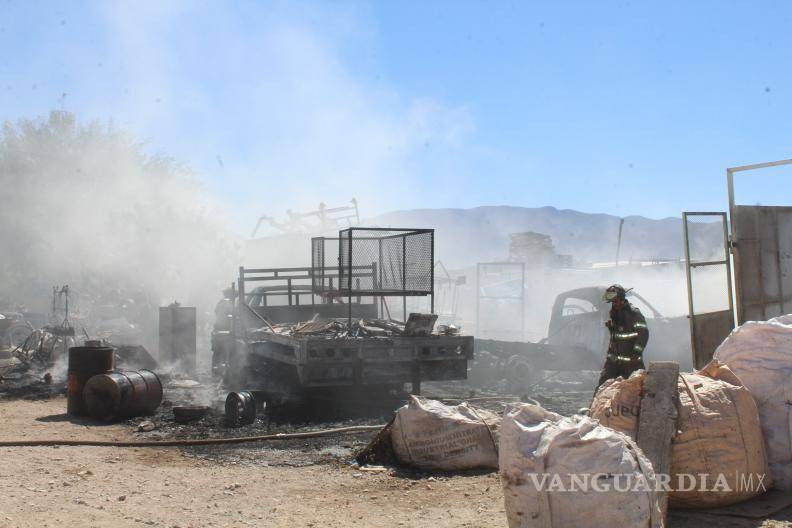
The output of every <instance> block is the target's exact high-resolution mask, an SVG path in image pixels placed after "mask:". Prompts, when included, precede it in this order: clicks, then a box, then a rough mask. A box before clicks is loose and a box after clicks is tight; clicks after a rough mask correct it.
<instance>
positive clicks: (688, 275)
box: [682, 213, 729, 368]
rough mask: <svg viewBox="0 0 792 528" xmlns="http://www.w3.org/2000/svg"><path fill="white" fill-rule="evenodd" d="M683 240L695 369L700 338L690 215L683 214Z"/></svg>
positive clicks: (692, 356) (692, 360)
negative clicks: (697, 322) (692, 278)
mask: <svg viewBox="0 0 792 528" xmlns="http://www.w3.org/2000/svg"><path fill="white" fill-rule="evenodd" d="M682 239H683V240H684V243H685V278H686V280H687V291H688V313H689V314H690V316H689V318H688V322H689V324H690V353H691V365H693V368H696V367H698V363H697V361H696V350H697V348H698V347H697V346H696V343H697V341H698V338H697V336H696V321H695V318H694V316H693V281H692V280H691V273H690V269H691V268H690V237H689V234H688V214H687V213H682ZM728 257H729V255H726V260H728Z"/></svg>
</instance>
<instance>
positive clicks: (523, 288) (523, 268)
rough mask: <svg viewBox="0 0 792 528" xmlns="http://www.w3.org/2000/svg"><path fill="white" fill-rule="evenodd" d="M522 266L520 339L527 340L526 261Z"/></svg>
mask: <svg viewBox="0 0 792 528" xmlns="http://www.w3.org/2000/svg"><path fill="white" fill-rule="evenodd" d="M521 264H522V266H520V339H522V340H523V341H525V262H522V263H521Z"/></svg>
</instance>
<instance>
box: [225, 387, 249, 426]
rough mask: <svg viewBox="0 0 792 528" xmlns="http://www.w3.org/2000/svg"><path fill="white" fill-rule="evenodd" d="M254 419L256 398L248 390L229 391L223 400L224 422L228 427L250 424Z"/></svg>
mask: <svg viewBox="0 0 792 528" xmlns="http://www.w3.org/2000/svg"><path fill="white" fill-rule="evenodd" d="M254 421H256V400H255V399H254V398H253V395H252V394H251V393H250V392H248V391H241V392H229V393H228V396H227V397H226V402H225V422H226V425H227V426H228V427H240V426H243V425H250V424H252V423H253V422H254Z"/></svg>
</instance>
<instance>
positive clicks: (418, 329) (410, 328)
mask: <svg viewBox="0 0 792 528" xmlns="http://www.w3.org/2000/svg"><path fill="white" fill-rule="evenodd" d="M436 320H437V316H436V315H430V314H415V313H414V314H410V318H409V319H408V320H407V322H406V323H405V322H402V321H396V320H393V319H355V320H353V321H352V322H351V324H350V323H349V322H348V320H347V319H345V318H343V319H332V318H331V319H320V318H318V317H314V318H313V319H312V320H310V321H303V322H298V323H280V324H273V325H269V326H268V327H264V328H259V329H256V330H254V332H268V333H274V334H276V335H282V336H291V337H309V336H310V337H324V338H327V339H344V338H363V337H394V336H409V337H418V336H420V337H425V336H428V335H447V336H448V335H458V334H459V329H458V328H457V327H456V326H454V325H439V326H438V327H437V329H435V328H434V323H435V321H436Z"/></svg>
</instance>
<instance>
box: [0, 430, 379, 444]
mask: <svg viewBox="0 0 792 528" xmlns="http://www.w3.org/2000/svg"><path fill="white" fill-rule="evenodd" d="M383 427H385V426H384V425H353V426H350V427H338V428H336V429H322V430H319V431H306V432H304V433H277V434H269V435H260V436H237V437H230V438H196V439H192V440H57V439H55V440H52V439H49V440H3V441H0V447H44V446H93V447H177V446H202V445H221V444H243V443H248V442H267V441H271V440H295V439H300V438H316V437H319V436H329V435H334V434H354V433H361V432H365V431H376V430H380V429H382V428H383Z"/></svg>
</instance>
